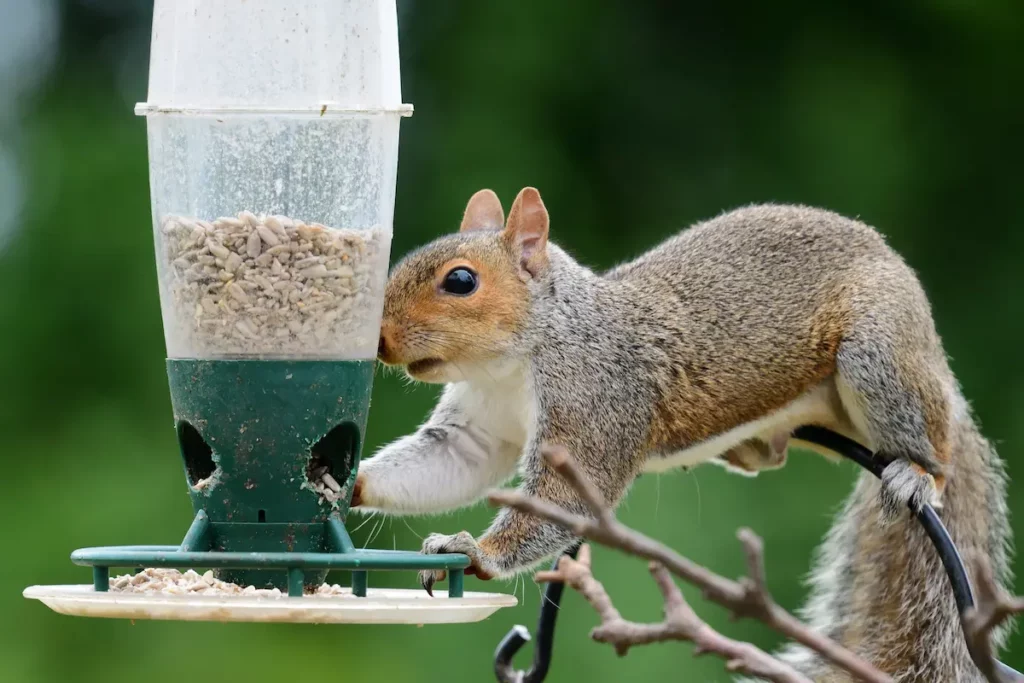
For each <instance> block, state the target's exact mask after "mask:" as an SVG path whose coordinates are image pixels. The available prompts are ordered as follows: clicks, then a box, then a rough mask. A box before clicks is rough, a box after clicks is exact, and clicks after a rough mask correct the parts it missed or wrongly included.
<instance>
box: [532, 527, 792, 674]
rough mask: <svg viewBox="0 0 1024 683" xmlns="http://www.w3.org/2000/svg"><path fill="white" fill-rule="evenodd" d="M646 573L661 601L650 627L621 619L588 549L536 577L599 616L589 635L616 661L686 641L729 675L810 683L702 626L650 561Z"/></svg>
mask: <svg viewBox="0 0 1024 683" xmlns="http://www.w3.org/2000/svg"><path fill="white" fill-rule="evenodd" d="M650 570H651V575H652V576H653V577H654V581H655V583H657V585H658V589H659V590H660V591H661V595H662V597H663V598H664V600H665V607H664V619H663V620H662V621H661V622H659V623H656V624H642V623H637V622H635V621H628V620H626V619H623V618H622V615H621V614H619V611H618V610H617V609H616V608H615V605H614V604H613V603H612V600H611V598H610V597H609V596H608V592H607V591H606V590H605V588H604V586H603V585H602V584H601V582H600V581H598V580H597V579H595V578H594V575H593V573H592V571H591V564H590V546H587V545H584V546H582V547H581V548H580V552H579V559H578V560H574V559H572V558H571V557H568V556H566V557H562V558H561V559H560V560H559V562H558V568H557V569H556V570H554V571H545V572H538V573H537V576H536V578H537V581H539V582H542V583H544V582H561V583H565V584H566V585H568V586H570V587H572V588H573V589H574V590H575V591H576V592H578V593H579V594H580V595H582V596H583V597H584V598H586V600H587V602H589V603H590V604H591V606H593V608H594V610H595V611H596V612H597V614H598V616H600V618H601V624H600V625H599V626H597V627H595V628H594V630H592V631H591V632H590V637H591V638H593V639H594V640H596V641H597V642H599V643H606V644H609V645H611V646H613V647H614V648H615V651H616V652H617V653H618V654H619V656H620V657H621V656H624V655H625V654H626V653H627V652H629V648H631V647H633V646H634V645H647V644H649V643H662V642H666V641H671V640H677V641H688V642H691V643H693V644H694V645H695V646H696V647H695V648H694V654H697V655H701V654H708V653H710V654H714V655H717V656H719V657H721V658H722V659H724V660H725V666H726V668H727V669H728V670H729V671H731V672H734V673H739V674H744V675H748V676H756V677H758V678H760V679H764V680H766V681H772V682H773V683H811V679H809V678H807V677H806V676H804V675H803V674H801V673H799V672H798V671H797V670H796V669H794V668H793V667H791V666H790V665H788V664H786V663H784V662H782V661H781V660H779V659H776V658H775V657H772V656H771V655H770V654H768V653H767V652H765V651H764V650H762V649H760V648H758V647H756V646H755V645H752V644H750V643H743V642H740V641H737V640H732V639H731V638H727V637H726V636H723V635H722V634H721V633H719V632H718V631H716V630H715V629H713V628H711V627H710V626H708V625H707V624H706V623H704V622H703V621H702V620H701V618H700V617H698V616H697V614H696V612H694V611H693V609H691V608H690V606H689V605H688V604H687V602H686V599H685V598H683V594H682V592H681V591H680V590H679V587H678V586H676V584H675V582H674V581H673V580H672V576H671V574H669V572H668V570H667V569H665V567H663V566H662V565H660V564H658V563H657V562H652V563H651V564H650Z"/></svg>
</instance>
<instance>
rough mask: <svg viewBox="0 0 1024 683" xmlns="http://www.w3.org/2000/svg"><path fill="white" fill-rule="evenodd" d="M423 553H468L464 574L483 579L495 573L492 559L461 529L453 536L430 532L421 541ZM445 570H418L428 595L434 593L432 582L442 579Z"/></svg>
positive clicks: (470, 535) (471, 536)
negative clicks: (467, 563)
mask: <svg viewBox="0 0 1024 683" xmlns="http://www.w3.org/2000/svg"><path fill="white" fill-rule="evenodd" d="M420 552H422V553H423V554H425V555H441V554H444V553H462V554H463V555H468V556H469V559H470V562H471V564H470V566H469V567H467V568H466V574H470V575H476V576H477V577H478V578H480V579H483V580H484V581H486V580H488V579H490V578H491V577H493V576H494V575H495V574H496V571H495V567H494V563H493V561H491V559H490V558H489V557H487V555H486V554H485V553H484V551H483V550H481V548H480V545H479V544H478V543H477V542H476V539H475V538H473V535H472V534H470V533H469V532H468V531H461V532H459V533H457V534H455V535H454V536H446V535H444V534H430V535H429V536H427V537H426V539H424V541H423V548H422V550H421V551H420ZM445 575H446V572H445V571H444V570H443V569H426V570H424V571H421V572H420V583H421V584H422V585H423V588H424V589H426V591H427V593H430V595H433V594H434V584H435V583H437V582H438V581H443V580H444V578H445Z"/></svg>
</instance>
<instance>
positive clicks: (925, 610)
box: [781, 396, 1012, 683]
mask: <svg viewBox="0 0 1024 683" xmlns="http://www.w3.org/2000/svg"><path fill="white" fill-rule="evenodd" d="M957 399H958V401H959V406H957V407H958V408H959V410H957V411H955V412H956V414H957V417H955V418H954V424H953V430H952V433H953V445H954V448H953V452H952V458H951V462H950V464H949V470H948V474H947V477H948V479H947V488H946V491H945V493H944V494H943V508H942V510H940V511H939V514H940V516H941V517H942V520H943V522H944V523H945V524H946V526H947V528H948V529H949V533H950V535H951V536H952V538H953V540H954V542H955V543H956V544H957V547H958V548H959V549H960V552H961V554H962V556H963V559H964V562H965V563H967V566H968V570H969V571H972V567H973V565H974V562H975V561H976V560H977V558H979V557H981V558H984V559H987V562H988V563H989V566H990V567H991V569H992V572H993V575H994V576H995V577H996V579H997V580H998V581H999V582H1000V583H1002V584H1003V585H1008V584H1009V583H1010V581H1011V578H1012V577H1011V572H1010V566H1009V559H1010V555H1011V549H1010V528H1009V523H1008V512H1007V505H1006V474H1005V470H1004V467H1003V463H1002V461H1001V460H1000V459H999V456H998V455H997V454H996V452H995V450H994V449H993V448H992V446H991V445H990V444H989V442H988V441H987V440H986V439H985V438H984V437H983V436H982V435H981V433H980V432H979V430H978V428H977V426H976V424H975V422H974V420H973V418H972V416H971V415H970V411H969V410H968V408H967V405H966V402H965V401H964V400H963V399H962V398H960V397H959V396H958V397H957ZM878 493H879V483H878V480H877V479H876V478H875V477H874V476H872V475H870V474H868V473H864V474H862V475H861V476H860V478H859V479H858V481H857V483H856V486H855V488H854V491H853V494H852V495H851V496H850V497H849V499H848V500H847V501H846V502H845V504H844V505H843V508H842V510H841V511H840V512H839V514H838V516H837V517H836V521H835V523H834V525H833V527H832V529H831V530H830V531H829V533H828V536H827V538H826V539H825V542H824V543H823V544H822V546H821V547H820V548H819V550H818V552H817V556H816V558H815V562H814V568H813V570H812V573H811V577H810V581H809V583H810V587H811V593H810V597H809V599H808V602H807V605H806V607H805V608H804V609H803V612H802V614H803V617H804V618H805V619H806V620H807V621H808V622H809V623H810V625H811V626H812V627H813V628H815V629H816V630H818V631H820V632H822V633H824V634H827V635H828V636H829V637H831V638H833V639H835V640H837V641H838V642H840V643H842V644H843V645H845V646H846V647H848V648H850V649H851V650H853V651H854V652H856V653H857V654H858V655H860V656H862V657H864V658H866V659H867V660H869V661H871V662H872V663H873V664H874V665H875V666H877V667H878V668H880V669H881V670H882V671H885V672H886V673H889V674H890V675H892V677H893V678H894V679H895V680H896V681H898V682H899V683H937V682H939V681H957V682H958V683H974V682H975V681H977V682H978V683H981V682H982V681H983V680H984V679H983V678H982V677H981V674H980V673H979V672H978V670H977V668H976V667H975V666H974V663H973V662H972V661H971V659H970V655H969V654H968V652H967V647H966V645H965V644H964V638H963V634H962V630H961V626H960V618H959V614H958V613H957V609H956V604H955V602H954V599H953V594H952V590H951V589H950V584H949V580H948V578H947V577H946V573H945V571H944V569H943V567H942V563H941V562H940V561H939V557H938V554H937V553H936V551H935V549H934V547H933V546H932V544H931V542H930V541H929V539H928V537H927V535H926V534H925V533H924V530H923V529H922V528H921V526H920V524H919V523H918V522H917V520H916V519H915V518H914V517H913V516H912V515H911V514H910V513H909V511H907V512H906V513H904V514H902V515H901V516H900V517H899V518H898V520H897V521H896V522H895V523H893V524H892V525H890V526H885V525H883V524H880V519H879V517H880V512H881V511H880V507H879V495H878ZM972 581H973V575H972ZM1006 635H1007V629H1004V630H1003V631H1002V632H1000V633H998V634H997V636H996V644H997V645H998V646H999V647H1001V646H1002V644H1003V642H1004V641H1005V638H1006ZM781 656H782V657H783V658H784V659H785V660H786V661H788V662H790V663H791V664H793V665H794V666H796V667H797V668H798V669H799V670H801V671H803V672H804V673H806V674H807V675H808V676H810V677H811V678H813V679H814V680H815V681H818V682H820V683H825V682H827V683H840V682H845V681H851V680H852V679H851V678H850V677H849V676H848V674H846V673H845V672H842V671H838V670H836V669H834V668H833V667H832V666H830V665H829V664H827V663H826V662H823V661H821V659H820V658H818V657H817V656H816V655H815V654H814V653H812V652H810V651H808V650H806V649H805V648H803V647H801V646H792V647H789V648H787V649H786V650H784V651H783V653H781Z"/></svg>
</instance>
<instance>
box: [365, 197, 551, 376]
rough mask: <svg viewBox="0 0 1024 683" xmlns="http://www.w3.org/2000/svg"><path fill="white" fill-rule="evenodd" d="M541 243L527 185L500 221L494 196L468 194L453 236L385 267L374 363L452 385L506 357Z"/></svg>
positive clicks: (544, 224) (543, 231)
mask: <svg viewBox="0 0 1024 683" xmlns="http://www.w3.org/2000/svg"><path fill="white" fill-rule="evenodd" d="M547 240H548V212H547V209H546V208H544V202H542V201H541V198H540V193H538V192H537V190H535V189H534V188H532V187H527V188H525V189H523V190H522V191H521V192H520V193H519V195H518V196H517V197H516V200H515V202H514V203H513V204H512V209H511V210H510V211H509V214H508V221H507V222H506V221H505V214H504V211H503V210H502V208H501V202H500V201H498V196H497V195H496V194H494V192H492V191H491V190H480V191H479V192H477V193H476V194H474V195H473V196H472V197H471V198H470V200H469V203H468V204H467V205H466V212H465V214H464V216H463V218H462V226H461V227H460V229H459V232H458V233H456V234H454V235H448V236H446V237H442V238H440V239H438V240H435V241H434V242H431V243H430V244H428V245H426V246H424V247H422V248H420V249H418V250H417V251H415V252H413V253H411V254H409V255H408V256H406V257H405V258H404V259H402V260H401V261H400V262H399V263H398V264H397V265H396V266H395V267H394V268H393V269H392V271H391V274H390V276H389V278H388V283H387V288H386V290H385V293H384V318H383V320H382V322H381V333H380V345H379V347H378V354H377V357H378V359H379V360H380V361H381V362H383V363H385V364H387V365H398V366H404V367H405V369H406V372H407V373H408V374H409V375H410V376H411V377H413V378H414V379H417V380H420V381H423V382H452V381H458V380H461V379H466V378H468V377H469V376H470V375H472V374H474V372H475V371H476V370H477V369H479V368H481V367H486V366H487V365H488V364H489V363H491V362H492V361H495V360H500V359H502V358H506V357H508V356H509V355H510V353H511V352H513V351H514V350H515V349H516V348H517V345H516V343H515V341H516V335H517V333H518V332H520V331H521V330H522V329H523V328H524V326H525V324H526V321H527V317H528V315H529V308H530V292H529V284H530V282H531V281H533V280H535V279H537V278H538V277H541V276H542V275H543V274H544V272H545V271H546V270H547V267H548V249H547Z"/></svg>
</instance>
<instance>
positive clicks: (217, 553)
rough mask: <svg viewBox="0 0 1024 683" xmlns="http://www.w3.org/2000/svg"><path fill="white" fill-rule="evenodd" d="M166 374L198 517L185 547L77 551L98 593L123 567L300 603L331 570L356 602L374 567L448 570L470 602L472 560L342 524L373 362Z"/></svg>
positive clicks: (198, 368)
mask: <svg viewBox="0 0 1024 683" xmlns="http://www.w3.org/2000/svg"><path fill="white" fill-rule="evenodd" d="M167 374H168V378H169V383H170V389H171V402H172V404H173V407H174V424H175V430H176V432H177V435H178V442H179V445H180V447H181V455H182V459H183V461H184V466H185V476H186V479H187V482H188V490H189V495H190V497H191V499H192V506H193V508H194V510H195V519H194V521H193V523H192V526H191V528H190V529H189V530H188V533H187V534H186V535H185V537H184V539H183V541H182V542H181V544H180V545H179V546H119V547H106V548H85V549H81V550H76V551H75V552H74V553H73V554H72V556H71V559H72V561H73V562H75V563H76V564H79V565H86V566H91V567H93V579H94V586H95V589H96V590H97V591H105V590H107V589H108V585H109V569H110V567H115V566H119V567H131V568H137V567H191V568H209V569H213V570H214V571H215V573H216V575H217V577H218V578H220V579H221V580H224V581H229V582H232V583H236V584H239V585H243V586H248V585H253V586H256V587H257V588H272V587H276V588H278V589H280V590H282V591H285V590H287V591H288V594H289V595H292V596H296V595H301V594H302V593H303V591H304V590H311V589H315V588H317V587H319V585H320V584H322V583H323V582H324V580H325V579H326V576H327V572H328V571H330V570H332V569H346V570H350V571H351V572H352V590H353V593H354V594H355V595H357V596H358V595H363V596H365V595H366V589H367V583H368V577H367V572H369V571H393V570H421V569H444V570H446V571H448V573H449V596H451V597H461V596H462V583H463V573H464V572H463V570H464V569H465V568H466V567H468V566H469V564H470V562H469V558H468V557H467V556H465V555H458V554H455V555H451V554H450V555H422V554H420V553H418V552H403V551H387V550H357V549H356V548H354V547H353V545H352V541H351V539H350V538H349V535H348V532H347V531H346V529H345V518H346V516H347V514H348V509H349V504H350V502H351V498H352V487H353V484H354V482H355V477H356V473H357V471H358V468H359V452H360V448H361V445H362V440H363V433H364V431H365V428H366V415H367V411H368V410H369V404H370V390H371V388H372V384H373V362H372V361H277V360H266V361H263V360H168V361H167ZM325 475H326V476H325ZM328 483H329V484H330V486H328V485H327V484H328Z"/></svg>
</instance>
